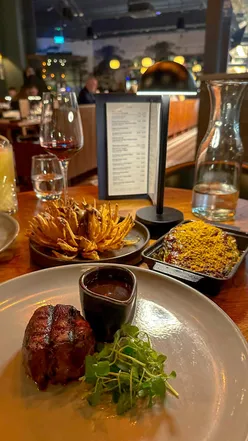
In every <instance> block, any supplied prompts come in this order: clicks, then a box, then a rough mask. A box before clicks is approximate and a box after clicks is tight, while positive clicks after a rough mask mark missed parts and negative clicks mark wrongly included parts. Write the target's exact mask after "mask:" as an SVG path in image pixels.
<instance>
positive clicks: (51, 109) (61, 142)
mask: <svg viewBox="0 0 248 441" xmlns="http://www.w3.org/2000/svg"><path fill="white" fill-rule="evenodd" d="M83 141H84V138H83V128H82V121H81V116H80V113H79V109H78V103H77V97H76V95H75V93H74V92H63V93H58V94H54V93H48V92H46V93H43V97H42V114H41V126H40V144H41V146H42V147H43V148H44V149H45V150H47V152H48V153H51V154H54V155H55V156H57V158H58V160H59V162H60V164H61V169H62V173H63V180H64V198H65V202H66V201H67V190H68V180H67V171H68V164H69V161H70V159H71V157H72V156H73V155H74V154H75V153H76V152H77V151H78V150H80V149H81V148H82V147H83Z"/></svg>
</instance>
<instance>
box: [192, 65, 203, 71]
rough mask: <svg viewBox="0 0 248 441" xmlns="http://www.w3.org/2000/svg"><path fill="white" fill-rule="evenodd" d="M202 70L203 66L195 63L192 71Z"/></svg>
mask: <svg viewBox="0 0 248 441" xmlns="http://www.w3.org/2000/svg"><path fill="white" fill-rule="evenodd" d="M201 71H202V67H201V65H200V64H195V65H194V66H193V67H192V72H201Z"/></svg>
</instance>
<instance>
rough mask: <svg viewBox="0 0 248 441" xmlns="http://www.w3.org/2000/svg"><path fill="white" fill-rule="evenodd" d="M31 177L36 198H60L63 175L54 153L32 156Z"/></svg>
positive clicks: (48, 199) (45, 199)
mask: <svg viewBox="0 0 248 441" xmlns="http://www.w3.org/2000/svg"><path fill="white" fill-rule="evenodd" d="M31 179H32V184H33V189H34V191H35V193H36V196H37V198H38V199H40V200H42V201H50V200H54V199H59V198H60V196H61V194H62V191H63V175H62V170H61V166H60V163H59V161H58V159H57V157H56V156H55V155H36V156H33V157H32V170H31Z"/></svg>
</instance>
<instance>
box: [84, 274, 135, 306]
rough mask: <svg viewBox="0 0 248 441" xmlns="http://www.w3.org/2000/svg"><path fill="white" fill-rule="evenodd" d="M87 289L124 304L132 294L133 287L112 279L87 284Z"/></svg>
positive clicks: (96, 280) (97, 280)
mask: <svg viewBox="0 0 248 441" xmlns="http://www.w3.org/2000/svg"><path fill="white" fill-rule="evenodd" d="M87 288H88V289H89V290H90V291H92V292H93V293H95V294H99V295H101V296H104V297H109V298H111V299H115V300H119V301H122V302H124V301H126V300H128V299H129V298H130V296H131V293H132V286H131V285H130V284H129V283H127V282H125V281H123V280H117V279H110V278H109V279H108V278H106V279H103V278H101V279H95V280H92V281H91V282H89V283H88V284H87Z"/></svg>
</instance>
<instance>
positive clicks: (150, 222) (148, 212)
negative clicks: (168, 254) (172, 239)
mask: <svg viewBox="0 0 248 441" xmlns="http://www.w3.org/2000/svg"><path fill="white" fill-rule="evenodd" d="M136 219H137V220H138V221H139V222H141V223H142V224H144V225H145V226H146V227H147V228H148V230H149V231H150V233H151V236H152V237H153V238H157V237H160V236H162V235H163V234H165V233H167V232H168V231H169V230H170V229H171V228H173V227H175V225H177V224H179V223H180V222H182V221H183V219H184V217H183V213H182V212H181V211H179V210H176V209H175V208H170V207H164V209H163V213H162V214H157V208H156V207H154V206H151V207H144V208H141V209H140V210H138V211H137V213H136Z"/></svg>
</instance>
